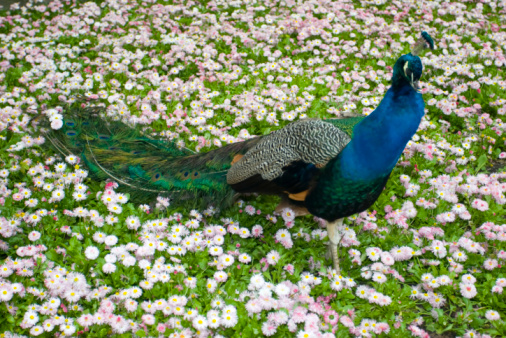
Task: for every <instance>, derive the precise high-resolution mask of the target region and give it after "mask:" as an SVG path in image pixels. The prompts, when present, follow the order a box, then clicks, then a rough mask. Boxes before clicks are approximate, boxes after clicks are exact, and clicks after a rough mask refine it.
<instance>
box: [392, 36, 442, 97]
mask: <svg viewBox="0 0 506 338" xmlns="http://www.w3.org/2000/svg"><path fill="white" fill-rule="evenodd" d="M426 48H430V49H434V40H432V38H431V37H430V35H429V34H428V33H427V32H422V37H421V38H420V39H419V40H418V41H417V42H416V43H415V45H414V47H413V50H412V51H411V53H409V54H406V55H403V56H401V57H400V58H399V59H398V60H397V62H396V63H395V66H394V72H393V76H392V85H393V86H399V85H402V84H405V83H406V82H407V83H409V85H410V86H411V87H413V89H414V90H416V91H418V90H419V89H420V87H419V81H420V77H421V76H422V70H423V65H422V60H421V59H420V58H419V57H418V56H417V54H419V53H420V52H421V51H422V50H424V49H426Z"/></svg>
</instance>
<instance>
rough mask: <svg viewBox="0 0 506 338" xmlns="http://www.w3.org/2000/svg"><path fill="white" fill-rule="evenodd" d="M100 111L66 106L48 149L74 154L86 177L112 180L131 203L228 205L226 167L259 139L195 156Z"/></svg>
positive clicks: (230, 196) (230, 194) (230, 193)
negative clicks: (164, 199)
mask: <svg viewBox="0 0 506 338" xmlns="http://www.w3.org/2000/svg"><path fill="white" fill-rule="evenodd" d="M104 110H105V108H97V107H89V108H80V107H69V108H68V109H67V110H66V111H64V112H63V118H64V124H63V127H62V128H61V129H59V130H53V129H49V131H48V132H47V133H46V134H45V137H46V138H47V139H48V141H49V142H48V145H49V146H50V147H51V148H53V149H54V150H55V151H57V152H58V153H60V154H62V155H63V156H68V155H70V154H73V155H78V156H79V157H80V158H81V159H82V161H83V162H84V164H85V166H86V167H87V168H88V170H89V173H90V175H89V176H90V178H92V179H95V180H105V179H112V180H115V181H116V182H118V183H119V184H120V190H122V191H124V192H126V193H129V194H130V198H131V200H134V201H136V202H141V203H147V202H149V201H152V200H153V199H154V198H155V197H156V196H158V195H162V196H168V197H171V204H173V205H179V204H184V205H186V206H191V207H205V206H207V205H209V204H214V205H215V206H217V207H226V206H228V205H230V204H231V203H232V202H233V196H234V194H235V192H234V191H233V190H232V188H231V187H230V186H229V185H228V184H227V182H226V175H227V172H228V169H229V168H230V167H231V162H232V161H233V159H234V157H235V156H236V155H243V154H245V153H246V152H247V151H248V149H250V148H251V147H253V146H254V145H255V144H256V143H257V142H258V140H259V139H260V138H253V139H250V140H248V141H245V142H238V143H234V144H230V145H227V146H225V147H222V148H219V149H215V150H212V151H209V152H206V153H194V152H193V151H191V150H189V149H184V148H183V149H180V148H178V147H177V146H176V144H175V143H174V142H170V141H165V140H158V139H152V138H149V137H148V136H146V135H143V134H142V132H140V131H139V130H137V129H134V128H131V127H130V126H128V125H126V124H124V123H122V122H119V121H110V120H108V119H106V118H103V117H100V116H99V115H100V114H101V113H103V112H104Z"/></svg>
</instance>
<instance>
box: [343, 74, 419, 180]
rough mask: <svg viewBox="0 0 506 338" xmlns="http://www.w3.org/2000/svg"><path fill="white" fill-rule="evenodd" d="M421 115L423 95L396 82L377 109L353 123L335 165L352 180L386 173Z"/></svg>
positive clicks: (396, 159)
mask: <svg viewBox="0 0 506 338" xmlns="http://www.w3.org/2000/svg"><path fill="white" fill-rule="evenodd" d="M423 115H424V102H423V98H422V95H421V94H420V93H417V92H416V91H415V90H414V89H413V88H412V87H411V86H410V85H409V84H408V83H407V81H405V83H402V82H401V83H395V85H392V87H391V88H390V89H389V90H388V91H387V93H386V95H385V97H384V98H383V100H382V101H381V103H380V104H379V106H378V107H377V108H376V110H374V111H373V112H372V113H371V114H370V115H369V116H368V117H367V118H365V119H364V120H362V122H360V123H359V124H358V125H357V126H355V128H354V130H353V137H352V140H351V141H350V143H348V145H347V146H346V147H345V148H344V149H343V151H342V152H341V153H340V154H339V156H338V158H337V159H336V160H337V162H336V163H335V164H334V165H340V166H341V170H342V171H341V172H342V174H343V175H344V176H346V177H347V178H349V179H353V180H372V179H375V178H378V177H380V176H384V175H388V174H389V173H390V172H391V171H392V169H393V168H394V166H395V164H396V163H397V161H398V159H399V157H400V156H401V154H402V152H403V150H404V148H405V146H406V144H407V143H408V142H409V140H410V139H411V137H412V136H413V134H414V133H415V132H416V130H417V129H418V125H419V124H420V121H421V119H422V116H423ZM338 162H340V163H338Z"/></svg>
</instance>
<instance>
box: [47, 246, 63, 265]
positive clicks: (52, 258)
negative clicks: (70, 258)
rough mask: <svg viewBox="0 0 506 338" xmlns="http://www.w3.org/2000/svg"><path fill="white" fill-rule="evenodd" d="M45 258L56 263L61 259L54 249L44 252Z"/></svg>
mask: <svg viewBox="0 0 506 338" xmlns="http://www.w3.org/2000/svg"><path fill="white" fill-rule="evenodd" d="M46 257H47V258H48V259H49V260H50V261H53V262H57V261H59V260H60V258H61V257H60V255H58V254H57V253H56V251H55V250H54V249H51V250H49V251H48V252H46Z"/></svg>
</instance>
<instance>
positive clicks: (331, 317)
mask: <svg viewBox="0 0 506 338" xmlns="http://www.w3.org/2000/svg"><path fill="white" fill-rule="evenodd" d="M323 320H324V321H325V323H327V324H329V325H332V326H334V325H335V324H337V321H338V320H339V315H338V314H337V312H336V311H334V310H330V311H327V312H325V313H324V314H323Z"/></svg>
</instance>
